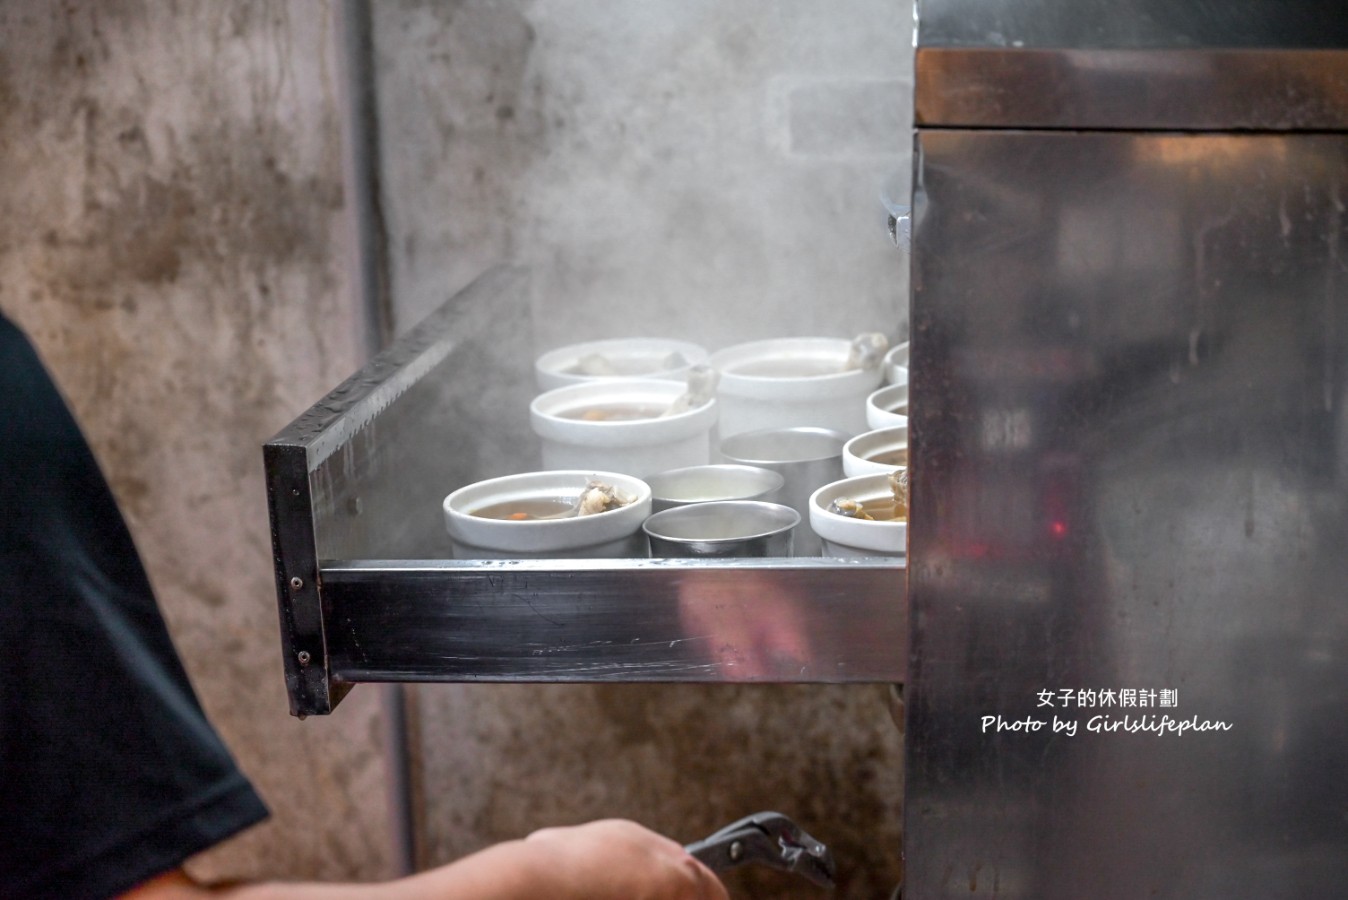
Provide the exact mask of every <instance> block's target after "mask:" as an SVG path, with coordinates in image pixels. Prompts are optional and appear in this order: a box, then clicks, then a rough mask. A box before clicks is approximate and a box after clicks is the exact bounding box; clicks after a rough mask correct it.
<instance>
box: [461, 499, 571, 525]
mask: <svg viewBox="0 0 1348 900" xmlns="http://www.w3.org/2000/svg"><path fill="white" fill-rule="evenodd" d="M575 505H576V501H575V500H573V499H568V498H566V497H536V498H530V499H528V500H506V501H503V502H501V503H493V504H492V505H491V506H484V507H482V508H481V509H475V510H473V512H472V514H473V515H475V516H477V517H478V518H480V519H504V520H506V521H511V522H528V521H532V520H534V519H546V518H548V517H549V516H555V515H557V514H558V513H564V512H566V511H568V510H569V509H571V508H572V507H573V506H575Z"/></svg>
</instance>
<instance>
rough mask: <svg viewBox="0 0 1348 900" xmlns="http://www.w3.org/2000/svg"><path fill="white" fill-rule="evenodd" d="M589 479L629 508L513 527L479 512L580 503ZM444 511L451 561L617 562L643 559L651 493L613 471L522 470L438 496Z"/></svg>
mask: <svg viewBox="0 0 1348 900" xmlns="http://www.w3.org/2000/svg"><path fill="white" fill-rule="evenodd" d="M591 481H599V482H602V483H604V484H608V485H611V486H612V487H614V488H615V489H616V490H617V491H618V492H619V493H620V494H621V495H623V496H624V497H628V498H631V502H629V503H627V504H625V505H624V506H621V507H619V508H617V509H613V510H609V511H608V512H601V513H595V514H593V515H587V516H571V517H568V518H559V519H529V520H523V521H515V520H511V519H502V518H486V517H484V516H482V515H480V514H479V513H481V512H482V511H485V510H489V509H491V508H493V507H501V506H502V505H505V506H506V507H507V508H509V507H510V506H514V505H516V504H518V505H519V507H520V508H521V509H528V508H532V506H533V504H535V503H537V502H539V501H544V502H547V501H553V502H554V503H555V504H556V505H557V507H558V508H561V507H562V506H564V505H565V504H566V503H567V502H569V501H574V500H576V499H577V498H579V496H580V493H581V491H582V490H584V488H585V486H586V485H587V484H588V483H589V482H591ZM444 511H445V527H446V528H447V529H448V531H449V536H450V538H451V539H452V540H453V542H454V555H455V557H456V558H458V559H531V558H538V557H549V556H559V557H595V558H608V559H623V558H630V557H639V556H645V555H646V541H645V535H644V533H643V532H642V531H641V523H642V522H644V521H645V520H646V517H647V516H649V515H650V514H651V489H650V487H649V486H647V484H646V483H645V482H644V481H642V480H640V479H638V478H633V477H631V476H630V475H624V474H621V473H619V472H605V471H595V470H592V469H579V470H571V471H555V472H524V473H521V474H518V475H505V476H502V477H500V478H489V479H487V480H485V481H478V482H475V483H473V484H469V485H466V486H464V487H461V488H459V489H458V490H456V491H453V492H452V493H450V494H449V496H447V497H446V498H445V500H444Z"/></svg>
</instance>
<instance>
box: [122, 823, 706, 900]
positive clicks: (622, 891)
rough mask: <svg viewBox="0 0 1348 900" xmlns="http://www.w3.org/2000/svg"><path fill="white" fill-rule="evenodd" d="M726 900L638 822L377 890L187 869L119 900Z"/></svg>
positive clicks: (546, 836)
mask: <svg viewBox="0 0 1348 900" xmlns="http://www.w3.org/2000/svg"><path fill="white" fill-rule="evenodd" d="M541 897H545V898H548V900H572V898H575V900H729V895H728V894H727V893H726V890H725V887H724V885H722V884H721V882H720V880H719V879H718V878H717V877H716V876H715V875H714V874H712V872H711V871H710V870H709V869H707V868H706V867H705V866H704V865H702V864H701V863H700V862H698V861H697V860H695V859H693V857H691V856H689V855H688V853H687V852H686V851H685V850H684V849H683V847H681V846H680V845H679V844H677V843H675V842H674V841H671V840H670V839H668V838H666V837H662V836H661V835H658V834H656V833H655V832H653V831H650V830H648V829H646V828H644V827H642V826H640V825H638V824H636V823H635V822H628V821H624V820H620V819H606V820H603V821H598V822H590V823H588V824H585V825H576V826H573V827H569V828H546V829H543V830H542V831H537V832H534V833H533V834H531V835H529V837H528V838H526V839H524V840H518V841H506V842H504V843H500V844H495V845H493V846H491V847H488V848H487V849H485V850H482V851H480V852H478V853H474V854H472V855H471V856H467V857H465V858H463V859H461V860H459V861H457V862H454V863H450V864H449V865H446V866H442V867H440V868H438V869H431V870H430V871H427V872H422V873H420V874H418V875H412V876H409V877H407V878H402V879H398V880H396V881H386V882H382V883H379V884H336V883H333V884H324V883H299V882H293V883H286V882H265V883H257V884H246V885H214V886H207V885H200V884H197V883H196V882H194V881H193V880H192V879H191V878H189V877H188V876H187V875H186V873H184V872H183V871H182V870H180V869H179V870H174V871H172V872H169V873H167V874H165V875H162V876H160V877H158V878H155V879H153V880H151V881H149V882H146V883H145V884H143V885H141V886H140V887H138V888H136V889H135V890H133V891H131V892H130V893H128V894H125V895H123V897H122V900H206V898H219V900H537V898H541Z"/></svg>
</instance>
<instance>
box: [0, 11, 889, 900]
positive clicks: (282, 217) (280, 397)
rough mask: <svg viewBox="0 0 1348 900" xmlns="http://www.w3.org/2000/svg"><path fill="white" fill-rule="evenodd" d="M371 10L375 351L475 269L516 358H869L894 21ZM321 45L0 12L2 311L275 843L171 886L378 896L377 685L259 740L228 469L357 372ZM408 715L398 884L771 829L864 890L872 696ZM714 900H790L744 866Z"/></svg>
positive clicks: (484, 699)
mask: <svg viewBox="0 0 1348 900" xmlns="http://www.w3.org/2000/svg"><path fill="white" fill-rule="evenodd" d="M374 11H375V20H376V26H377V32H376V34H377V43H376V65H377V67H378V72H379V81H378V97H379V103H380V112H381V116H382V118H381V131H380V138H381V141H382V144H383V150H384V154H385V155H384V162H385V166H384V169H383V178H384V188H385V194H384V200H385V203H386V211H387V214H388V220H389V235H390V246H389V249H390V262H391V273H392V277H393V287H394V299H395V310H394V312H395V314H396V323H397V327H398V328H399V329H406V328H408V327H410V326H411V325H412V324H414V323H415V321H416V320H418V319H419V318H420V317H421V315H423V314H424V313H425V312H427V311H429V310H430V309H432V308H433V307H434V306H435V305H437V304H438V303H440V302H441V301H443V300H444V299H445V298H446V297H448V296H449V295H450V294H451V293H452V292H453V291H455V290H456V289H457V288H459V287H461V286H462V285H464V284H466V283H467V282H468V281H469V280H471V279H472V278H473V277H474V276H475V275H476V274H477V273H478V272H479V271H481V270H482V269H484V268H486V267H487V266H489V265H491V264H493V263H495V262H498V261H502V260H511V261H516V262H523V263H525V264H528V265H529V266H531V267H532V268H533V270H534V271H535V273H536V274H537V279H536V282H535V283H536V287H535V289H534V295H533V297H532V303H533V309H534V316H533V319H532V321H529V322H522V323H520V327H521V328H522V329H527V330H528V331H529V332H530V333H531V335H532V337H533V346H534V348H535V349H543V348H546V347H547V346H551V345H555V344H558V343H564V342H567V341H571V340H575V339H579V338H581V337H588V336H604V335H606V334H617V333H637V332H646V333H655V334H670V335H680V336H685V337H690V338H692V339H695V340H699V341H701V342H703V343H705V344H707V345H708V346H710V347H713V348H714V347H716V346H722V345H725V344H727V343H731V342H734V341H738V340H744V339H749V338H757V337H766V336H771V335H779V334H781V335H784V334H814V333H827V334H836V335H850V334H853V333H855V332H857V331H859V330H863V329H873V328H878V329H880V330H884V331H888V332H890V333H891V334H897V333H900V332H902V331H903V330H904V329H905V328H906V322H905V315H906V313H905V309H904V298H905V297H906V285H905V283H904V281H903V267H902V258H901V257H899V256H898V255H897V254H896V252H895V251H894V250H893V249H892V248H891V247H890V246H889V245H888V244H887V243H886V242H885V237H884V231H883V216H882V212H881V209H880V207H879V205H878V200H877V196H876V195H877V193H878V190H879V185H880V183H881V181H882V180H883V179H884V177H885V176H886V175H887V174H888V173H890V172H891V171H893V170H895V169H899V168H903V169H906V167H907V152H906V150H907V136H906V128H907V126H906V120H907V116H908V110H907V106H906V104H907V96H908V94H907V83H908V78H909V70H910V67H911V47H910V40H909V29H910V27H911V9H910V6H909V4H908V3H907V2H905V0H899V2H895V3H892V4H890V3H879V2H871V0H849V2H846V3H824V2H805V0H782V2H752V3H734V4H730V3H715V2H710V0H659V2H654V0H652V2H646V3H639V4H638V3H619V2H616V0H603V2H599V0H596V2H587V3H581V2H578V0H571V2H560V0H538V2H526V0H503V2H485V0H463V2H456V3H435V4H432V3H427V2H407V3H396V4H395V3H383V2H380V3H377V4H375V10H374ZM335 15H336V12H335V6H334V5H333V4H331V3H325V2H322V0H292V2H286V3H281V2H249V0H234V2H229V3H217V2H213V0H179V2H175V3H168V2H154V0H109V2H102V3H98V4H56V3H47V2H40V0H15V2H11V3H9V4H6V5H5V6H4V7H3V8H0V172H4V173H5V174H4V177H3V178H2V179H0V308H3V309H4V311H5V313H6V314H7V315H9V316H11V317H12V318H14V319H15V320H16V321H18V322H19V323H20V324H21V325H22V326H23V327H24V328H25V329H26V330H27V331H28V332H29V333H30V334H31V335H32V336H33V338H34V341H35V343H36V344H37V345H38V347H39V350H40V351H41V352H42V354H43V356H44V358H45V359H46V360H47V362H48V364H49V366H50V367H51V368H52V370H53V372H54V374H55V376H56V378H57V381H58V383H59V384H60V385H61V387H62V389H63V390H64V391H65V392H66V394H67V396H68V397H69V398H70V401H71V405H72V407H73V408H74V410H75V413H76V415H77V416H78V417H79V419H80V421H81V422H82V424H83V425H84V427H85V429H86V432H87V433H88V435H89V437H90V440H91V443H92V444H93V446H94V449H95V451H96V453H97V454H98V456H99V458H100V461H101V462H102V464H103V466H104V468H105V471H106V472H107V474H108V477H109V480H110V482H111V484H112V487H113V490H114V492H115V493H116V495H117V497H118V499H119V501H120V502H121V503H122V505H123V507H124V509H125V510H126V514H127V517H128V520H129V523H130V525H131V529H132V532H133V535H134V536H135V538H136V541H137V543H138V545H139V546H140V548H141V550H142V552H143V554H144V556H145V559H146V563H147V567H148V569H149V572H150V576H151V579H152V581H153V583H154V585H155V587H156V590H157V592H158V594H159V597H160V601H161V604H162V606H163V608H164V611H165V615H166V617H167V619H168V622H169V626H170V629H171V631H172V633H173V636H174V639H175V641H176V642H177V644H178V646H179V648H180V649H181V651H182V653H183V656H184V659H185V662H186V665H187V668H188V671H189V673H190V674H191V676H192V678H193V682H194V684H195V685H196V687H197V689H198V692H199V693H200V695H201V697H202V701H203V703H204V705H205V706H206V709H207V711H208V713H209V714H210V715H211V717H212V719H213V720H214V721H215V722H216V723H217V725H218V727H219V728H220V730H221V731H222V732H223V734H224V736H225V738H226V740H227V741H228V742H229V743H230V745H231V746H232V747H233V748H234V750H235V752H236V755H237V756H238V757H239V760H240V762H241V764H242V765H243V767H244V769H245V770H246V771H247V772H248V774H249V775H250V776H251V777H252V778H253V779H254V780H255V781H256V783H257V784H258V786H259V788H260V789H261V791H262V793H263V795H264V797H265V798H266V799H267V800H268V802H269V804H270V805H271V807H272V809H273V813H274V815H273V819H272V820H271V822H269V823H268V824H266V825H263V826H261V827H259V828H257V829H254V830H252V831H251V832H249V833H247V834H245V835H244V836H242V837H240V838H238V839H236V840H234V841H231V842H229V843H228V844H226V845H225V846H223V847H221V848H219V849H218V850H216V851H213V852H212V853H209V854H207V855H205V856H204V857H202V858H199V859H198V860H196V861H194V864H193V868H194V869H195V870H196V871H197V873H198V874H201V875H204V876H206V877H214V876H218V875H229V876H237V877H252V876H259V875H271V876H282V877H291V878H306V877H320V878H381V877H384V876H386V875H389V874H392V872H393V871H394V868H395V865H396V863H395V860H394V854H393V851H392V849H391V842H390V839H389V827H388V822H389V819H388V815H387V810H386V798H385V794H384V779H385V766H384V762H383V758H382V753H383V747H382V727H383V724H382V717H381V713H380V707H379V699H380V695H379V692H378V691H377V690H376V689H374V688H370V687H361V688H357V689H356V690H355V691H353V692H352V694H351V696H349V697H348V698H347V699H346V700H345V701H343V703H342V705H341V706H340V707H339V709H338V710H337V712H336V714H335V715H333V716H332V717H330V718H325V719H310V720H307V721H305V722H302V723H301V722H297V721H295V720H293V719H291V718H290V717H289V716H288V714H287V712H286V702H285V698H284V691H283V682H282V677H281V666H280V660H279V654H278V649H279V643H278V640H277V634H276V628H277V625H276V613H275V599H274V592H273V586H272V574H271V563H270V547H269V536H268V531H267V516H266V506H265V491H264V488H263V484H262V477H261V476H262V472H261V453H260V445H261V443H262V442H263V441H264V440H266V439H267V438H268V437H270V436H271V435H272V434H273V433H274V432H275V431H277V430H278V429H279V428H280V427H281V426H283V425H284V424H285V423H286V422H288V421H289V420H290V419H291V418H292V417H293V416H295V415H296V414H298V413H299V412H300V411H302V410H303V409H305V408H306V407H308V406H309V405H310V404H311V403H313V402H314V401H315V400H317V399H318V398H319V397H320V396H321V395H322V394H323V393H324V392H325V391H326V390H328V389H329V388H330V387H332V386H334V385H335V384H336V383H337V382H338V381H340V380H341V379H342V378H344V377H345V376H346V375H348V374H349V373H350V372H351V371H353V370H354V369H355V368H356V366H357V365H358V364H359V362H360V360H361V358H362V352H363V351H362V347H363V344H362V340H363V335H362V334H361V333H360V329H361V323H362V322H363V321H364V318H365V317H364V311H363V309H362V308H361V298H359V297H357V296H356V293H357V291H356V287H355V280H354V276H353V272H354V268H353V261H352V259H351V250H350V248H351V247H352V246H354V244H353V241H352V236H351V233H350V228H351V221H350V208H351V206H350V203H349V198H348V197H346V196H344V193H343V168H342V165H343V163H342V148H341V138H342V134H343V131H342V128H341V122H340V117H341V102H340V92H339V84H340V79H339V74H338V60H337V57H336V53H335V51H334V47H335V46H336V45H337V41H336V39H335V30H336V23H335ZM527 366H528V360H521V378H527V377H528V375H527ZM472 387H473V386H471V385H468V386H466V389H472ZM437 490H438V488H437ZM446 490H447V488H446ZM412 697H413V701H414V704H413V706H414V712H415V715H414V722H415V729H414V734H413V742H412V743H413V750H414V756H415V760H414V761H415V762H416V764H417V772H418V779H417V785H418V788H417V792H416V796H415V798H414V799H415V801H416V805H417V811H418V815H419V822H420V823H421V829H420V835H419V837H420V843H421V849H422V861H423V862H425V863H432V862H439V861H443V860H447V859H449V858H452V857H454V856H457V855H460V854H461V853H464V852H468V851H471V850H472V849H475V848H477V847H479V846H482V845H484V844H486V843H489V842H491V841H494V840H498V839H501V838H506V837H515V836H518V835H519V834H522V833H524V832H527V831H528V830H531V829H533V828H536V827H541V826H543V825H548V824H556V823H560V822H568V821H579V820H582V819H585V818H591V817H594V816H599V815H623V816H628V817H632V818H637V819H640V820H642V821H645V822H647V823H648V824H651V825H652V826H654V827H657V828H659V829H661V830H663V831H666V832H667V833H669V834H671V835H673V836H675V837H677V838H680V839H684V840H691V839H693V838H696V837H700V836H702V835H703V834H705V833H706V832H707V831H710V830H711V829H713V828H715V827H719V826H720V825H722V824H724V823H725V822H727V821H729V820H731V819H733V818H735V817H738V816H739V815H742V814H744V813H747V812H750V811H754V810H757V809H760V808H764V807H777V808H781V809H783V811H787V812H789V813H791V814H793V815H795V816H797V817H798V818H799V819H800V820H801V822H802V823H803V824H805V825H806V826H807V827H809V828H811V829H812V830H815V831H816V832H817V833H818V834H819V836H821V837H822V838H824V839H826V840H828V841H829V842H830V843H832V844H834V845H835V847H836V849H837V850H838V852H839V854H840V857H841V859H842V861H843V866H844V868H843V879H844V885H843V889H842V890H841V891H840V892H839V894H838V895H837V896H849V897H879V896H884V895H885V894H887V892H888V890H889V889H890V888H891V887H892V886H893V883H894V881H895V880H896V879H897V877H898V868H899V864H898V846H899V838H898V829H899V810H900V808H901V796H900V789H901V781H902V771H901V745H900V738H899V735H898V733H897V731H896V730H895V728H894V726H893V724H892V723H891V722H890V720H889V717H888V714H887V712H886V706H885V702H884V693H883V690H882V689H880V688H878V687H869V686H861V687H846V688H841V687H816V686H800V687H769V686H708V687H676V686H645V685H621V686H520V685H499V686H487V685H475V686H457V685H439V686H423V687H419V688H417V689H415V690H414V691H413V692H412ZM736 885H737V889H738V891H739V895H740V896H791V895H793V892H794V893H795V894H798V895H799V896H818V894H817V892H815V891H813V890H810V889H802V888H801V887H800V886H799V885H795V884H793V883H791V882H789V881H783V880H780V879H775V878H774V877H773V876H772V875H771V873H768V874H762V873H758V874H755V873H745V874H744V875H742V876H739V877H738V878H737V880H736Z"/></svg>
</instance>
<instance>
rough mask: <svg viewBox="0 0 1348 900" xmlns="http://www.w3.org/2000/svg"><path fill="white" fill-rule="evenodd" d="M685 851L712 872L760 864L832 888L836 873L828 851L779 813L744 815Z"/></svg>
mask: <svg viewBox="0 0 1348 900" xmlns="http://www.w3.org/2000/svg"><path fill="white" fill-rule="evenodd" d="M684 849H685V850H687V851H688V852H689V853H691V854H692V855H693V856H694V857H696V858H697V859H698V860H700V861H701V862H702V863H703V864H705V865H706V866H707V868H709V869H711V870H712V871H713V872H724V871H726V870H728V869H733V868H735V867H736V866H742V865H746V864H748V863H760V864H762V865H765V866H770V867H771V868H774V869H778V870H780V871H783V872H795V873H797V874H799V875H803V876H804V877H805V878H808V879H809V880H810V881H812V882H814V883H815V884H817V885H819V886H820V887H826V888H831V887H833V884H834V881H833V879H834V875H835V873H836V871H837V869H836V867H835V865H834V862H833V854H832V853H831V852H829V849H828V848H827V847H825V846H824V845H823V844H821V843H819V841H816V840H815V839H814V838H812V837H810V836H809V835H808V834H806V833H805V830H804V829H802V828H801V827H800V826H799V825H797V824H796V823H795V822H792V821H791V820H790V819H788V818H787V817H786V816H784V815H782V814H781V813H778V812H761V813H754V814H753V815H752V816H745V817H744V818H743V819H740V820H739V821H738V822H734V823H732V824H730V825H727V826H726V827H725V828H722V829H721V830H720V831H718V832H716V833H715V834H713V835H711V836H710V837H708V838H706V839H705V840H701V841H697V842H696V843H693V844H689V845H687V846H686V847H685V848H684Z"/></svg>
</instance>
